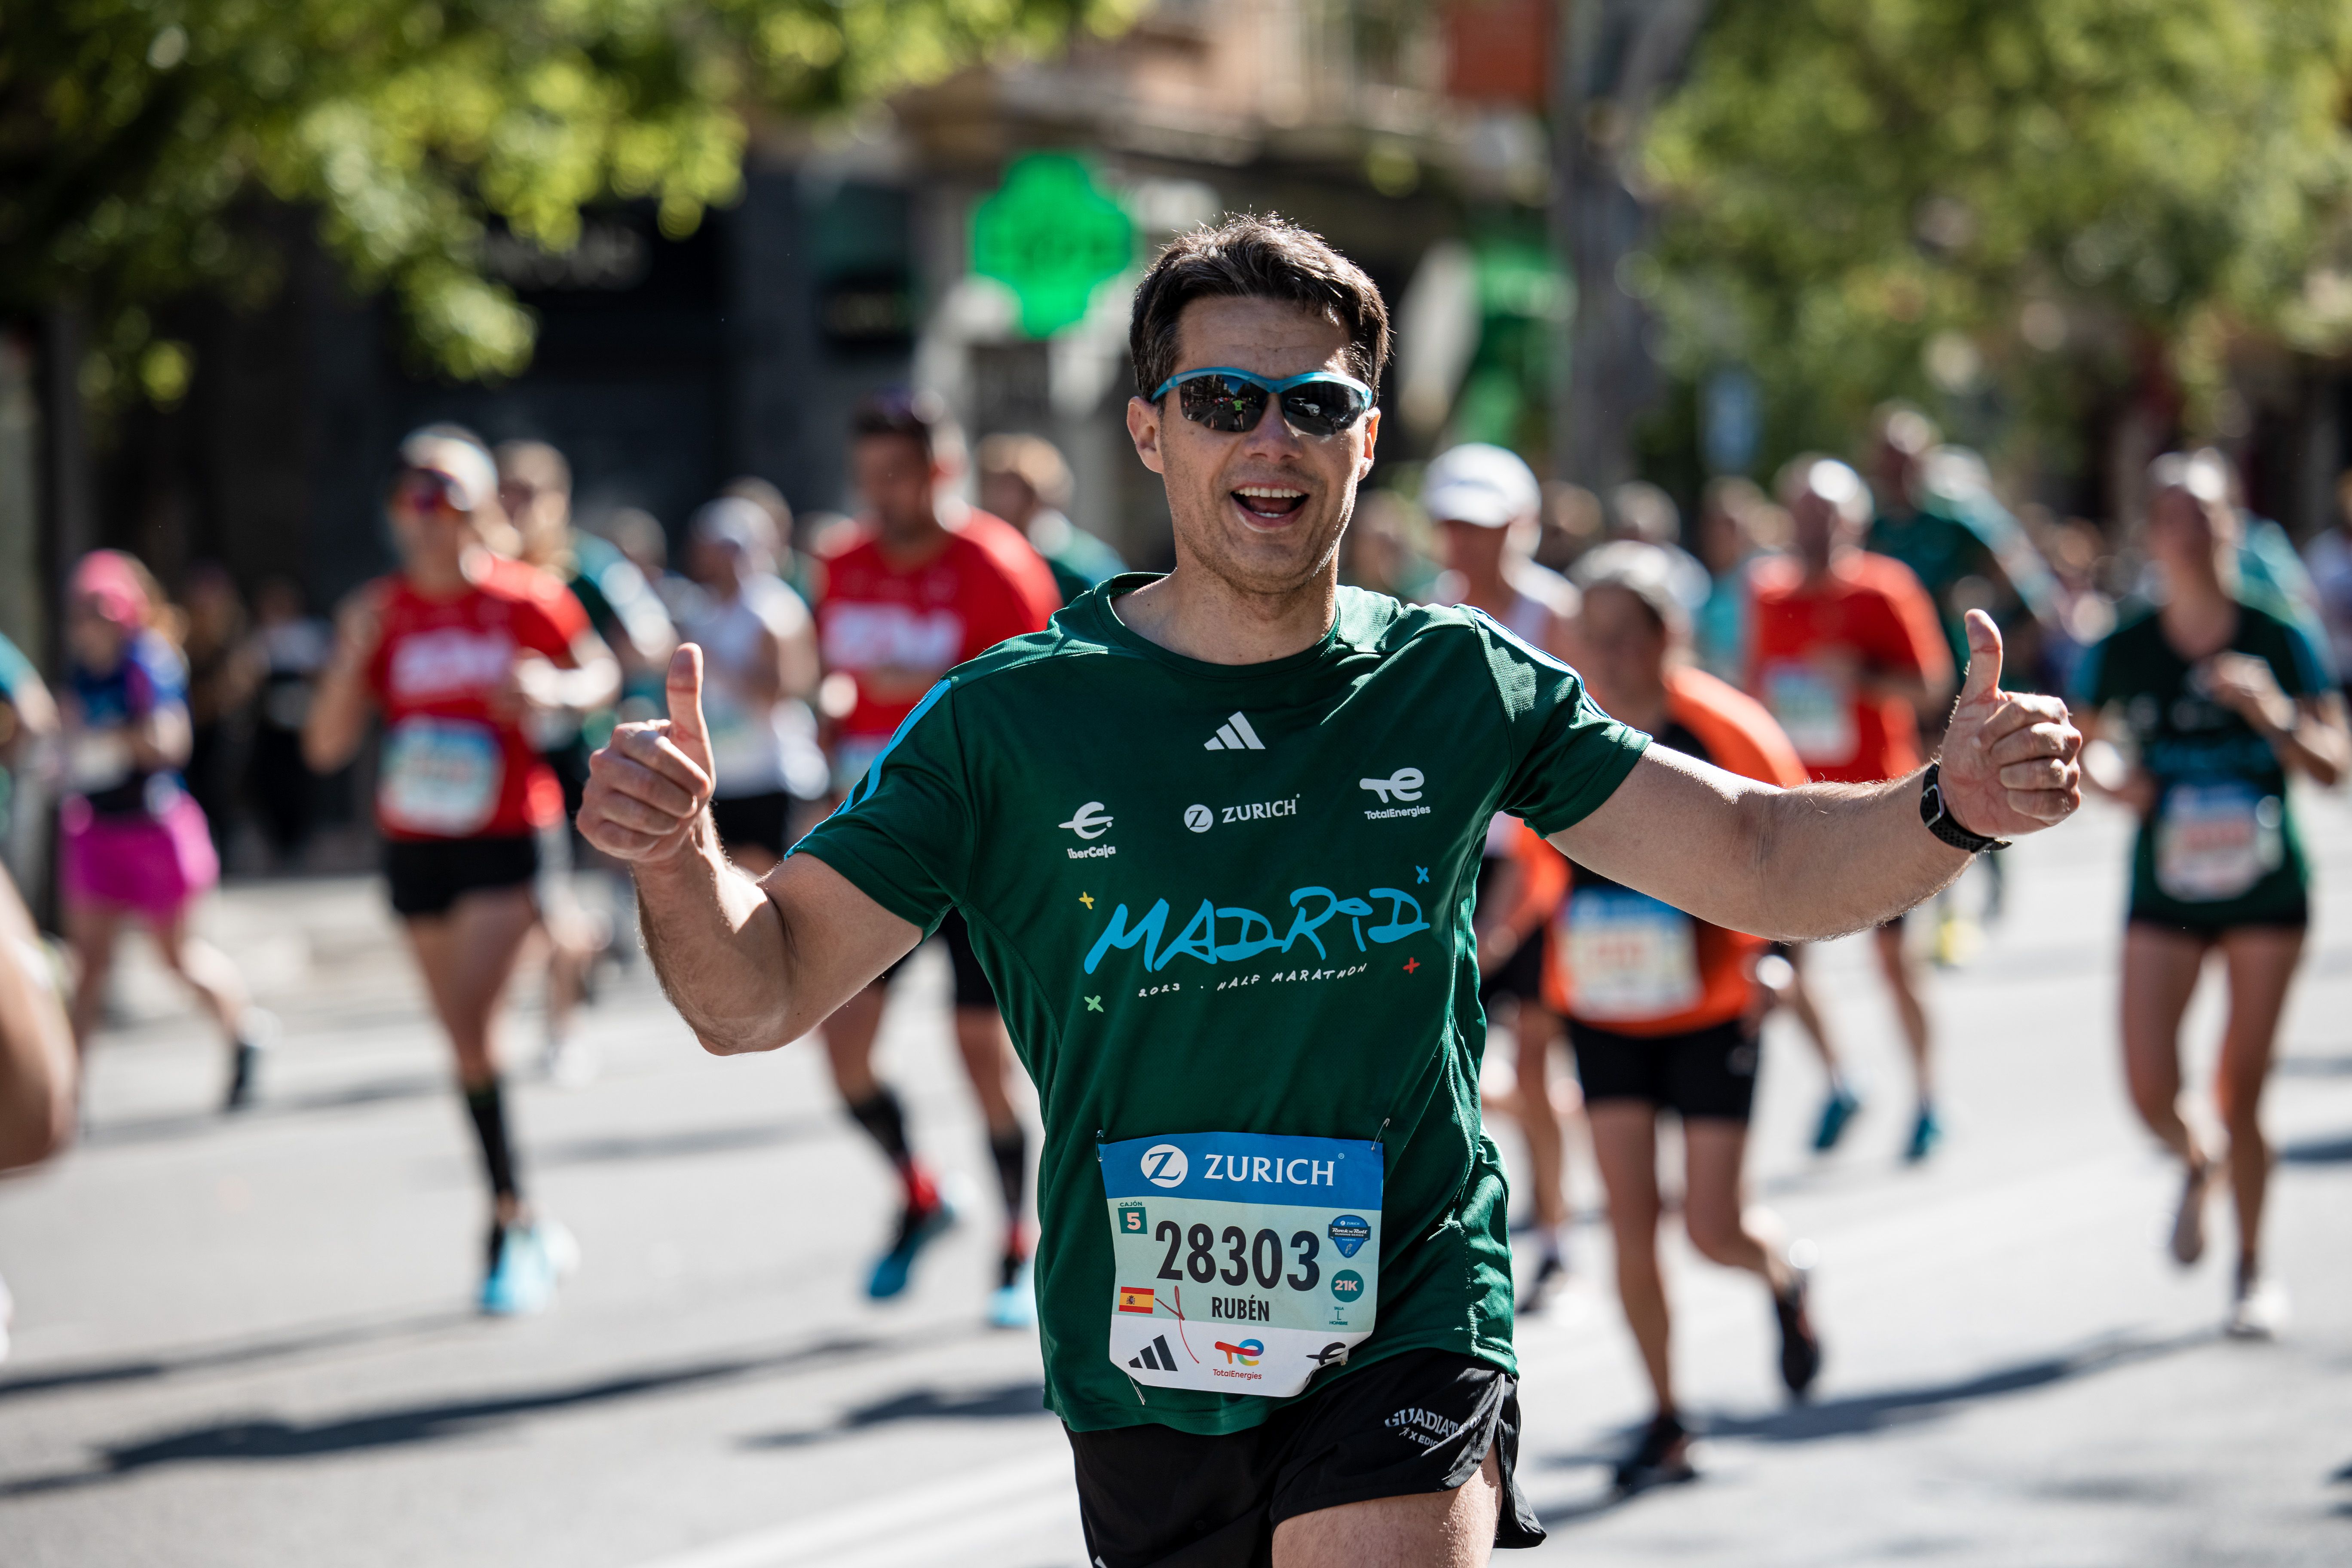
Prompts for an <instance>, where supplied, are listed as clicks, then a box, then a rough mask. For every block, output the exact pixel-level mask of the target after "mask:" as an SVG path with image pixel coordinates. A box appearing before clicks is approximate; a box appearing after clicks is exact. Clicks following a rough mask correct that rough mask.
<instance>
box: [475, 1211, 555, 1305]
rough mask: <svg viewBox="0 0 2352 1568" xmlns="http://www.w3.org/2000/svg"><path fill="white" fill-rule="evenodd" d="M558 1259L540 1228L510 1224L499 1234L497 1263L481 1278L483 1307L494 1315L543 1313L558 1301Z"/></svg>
mask: <svg viewBox="0 0 2352 1568" xmlns="http://www.w3.org/2000/svg"><path fill="white" fill-rule="evenodd" d="M555 1280H556V1263H555V1259H554V1258H551V1257H550V1256H549V1255H548V1247H547V1242H546V1238H545V1237H541V1235H540V1233H539V1227H538V1226H528V1225H510V1226H507V1227H506V1228H505V1230H503V1231H502V1232H500V1234H499V1258H498V1262H497V1263H495V1264H494V1265H492V1266H491V1268H490V1272H489V1275H488V1278H487V1279H484V1280H483V1281H482V1310H483V1311H485V1312H487V1313H488V1314H489V1315H490V1316H491V1317H494V1318H521V1317H528V1316H530V1314H531V1313H533V1312H544V1311H545V1310H547V1309H548V1308H549V1307H551V1306H552V1305H553V1304H554V1302H555Z"/></svg>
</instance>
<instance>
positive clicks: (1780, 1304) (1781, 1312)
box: [1772, 1269, 1822, 1399]
mask: <svg viewBox="0 0 2352 1568" xmlns="http://www.w3.org/2000/svg"><path fill="white" fill-rule="evenodd" d="M1806 1295H1807V1289H1806V1285H1805V1274H1804V1271H1803V1270H1802V1269H1798V1270H1796V1271H1795V1272H1794V1273H1793V1274H1792V1276H1791V1277H1790V1282H1789V1289H1788V1292H1787V1294H1785V1295H1776V1296H1774V1297H1773V1298H1772V1315H1773V1316H1775V1317H1777V1318H1779V1319H1780V1381H1781V1382H1782V1383H1785V1384H1788V1385H1789V1392H1790V1394H1794V1395H1795V1396H1796V1397H1797V1398H1799V1399H1802V1398H1804V1397H1805V1393H1806V1391H1807V1390H1808V1389H1810V1388H1811V1387H1812V1386H1813V1379H1815V1378H1817V1377H1819V1376H1820V1375H1821V1374H1822V1342H1821V1337H1820V1336H1819V1335H1818V1334H1815V1333H1814V1332H1813V1320H1812V1315H1811V1313H1810V1312H1808V1311H1806V1310H1805V1298H1806Z"/></svg>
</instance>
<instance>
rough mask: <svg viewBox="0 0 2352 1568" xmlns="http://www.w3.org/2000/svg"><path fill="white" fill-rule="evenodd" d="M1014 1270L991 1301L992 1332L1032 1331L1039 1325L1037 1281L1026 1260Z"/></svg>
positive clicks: (1023, 1259)
mask: <svg viewBox="0 0 2352 1568" xmlns="http://www.w3.org/2000/svg"><path fill="white" fill-rule="evenodd" d="M1005 1262H1006V1263H1007V1264H1008V1265H1010V1266H1011V1267H1010V1268H1008V1269H1007V1271H1006V1272H1007V1273H1008V1274H1009V1275H1010V1278H1008V1279H1006V1280H1005V1281H1004V1283H1003V1285H1000V1286H998V1287H997V1289H996V1290H995V1292H994V1293H993V1294H992V1295H991V1296H990V1297H989V1298H988V1326H989V1327H990V1328H992V1329H1033V1328H1035V1327H1036V1326H1037V1281H1036V1279H1035V1277H1034V1273H1033V1271H1032V1265H1031V1263H1030V1260H1029V1259H1028V1258H1022V1259H1021V1260H1020V1261H1019V1262H1017V1263H1015V1262H1014V1261H1013V1259H1012V1258H1006V1259H1005Z"/></svg>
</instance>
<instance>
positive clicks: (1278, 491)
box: [1234, 485, 1307, 500]
mask: <svg viewBox="0 0 2352 1568" xmlns="http://www.w3.org/2000/svg"><path fill="white" fill-rule="evenodd" d="M1234 494H1235V495H1240V496H1261V497H1264V498H1265V499H1267V500H1302V499H1304V498H1305V496H1306V494H1307V492H1306V491H1305V490H1293V489H1283V488H1281V487H1280V486H1277V485H1243V486H1242V487H1240V488H1239V489H1236V490H1234Z"/></svg>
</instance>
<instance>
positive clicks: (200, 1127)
mask: <svg viewBox="0 0 2352 1568" xmlns="http://www.w3.org/2000/svg"><path fill="white" fill-rule="evenodd" d="M264 1070H265V1071H266V1070H267V1069H266V1068H265V1069H264ZM451 1092H452V1091H451V1089H450V1088H449V1079H448V1077H447V1076H446V1074H439V1073H427V1074H410V1075H406V1076H404V1077H401V1078H389V1079H373V1080H372V1081H369V1082H366V1083H355V1084H349V1085H346V1086H345V1087H343V1088H341V1089H322V1090H320V1091H319V1092H317V1093H315V1094H301V1095H272V1094H270V1092H269V1086H268V1082H267V1081H266V1080H265V1081H264V1082H263V1085H262V1089H261V1093H262V1099H261V1100H259V1101H258V1102H257V1104H255V1105H253V1106H252V1107H251V1108H250V1109H248V1110H240V1111H238V1112H237V1113H236V1115H235V1116H225V1115H223V1114H222V1113H221V1112H220V1111H219V1110H217V1109H215V1108H210V1107H208V1108H206V1109H205V1110H181V1111H173V1113H171V1114H170V1115H168V1116H142V1117H136V1118H132V1119H131V1120H128V1121H100V1122H98V1123H96V1124H95V1125H93V1126H92V1127H91V1128H90V1130H89V1131H88V1132H86V1133H84V1134H83V1135H82V1140H81V1141H82V1142H83V1143H84V1144H85V1145H87V1146H89V1147H91V1148H106V1147H110V1146H112V1145H114V1144H117V1143H160V1142H168V1141H169V1140H172V1139H174V1138H194V1137H199V1136H202V1135H203V1134H205V1133H206V1132H217V1131H222V1130H223V1129H225V1128H231V1127H241V1126H245V1125H247V1123H249V1122H253V1121H275V1120H276V1119H277V1118H278V1117H281V1116H307V1115H310V1114H314V1113H316V1112H318V1111H322V1110H357V1109H359V1108H360V1107H362V1106H369V1105H381V1104H385V1103H388V1102H391V1101H394V1100H431V1099H436V1098H445V1097H446V1096H447V1095H449V1094H450V1093H451Z"/></svg>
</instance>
